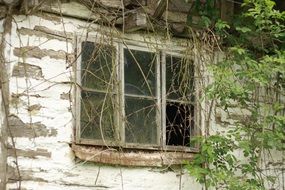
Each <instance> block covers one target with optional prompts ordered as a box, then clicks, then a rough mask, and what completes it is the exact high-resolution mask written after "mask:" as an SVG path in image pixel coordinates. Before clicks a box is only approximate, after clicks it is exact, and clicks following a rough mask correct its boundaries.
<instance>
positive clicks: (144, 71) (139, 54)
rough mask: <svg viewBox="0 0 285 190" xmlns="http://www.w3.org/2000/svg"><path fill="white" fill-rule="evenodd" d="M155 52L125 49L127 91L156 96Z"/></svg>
mask: <svg viewBox="0 0 285 190" xmlns="http://www.w3.org/2000/svg"><path fill="white" fill-rule="evenodd" d="M155 65H156V55H155V53H151V52H146V51H139V50H130V49H124V69H125V93H126V94H135V95H146V96H155V94H156V93H155V92H156V89H155V88H156V74H155Z"/></svg>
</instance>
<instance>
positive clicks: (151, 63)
mask: <svg viewBox="0 0 285 190" xmlns="http://www.w3.org/2000/svg"><path fill="white" fill-rule="evenodd" d="M106 42H109V43H106ZM77 49H78V51H77V52H78V55H79V56H78V62H77V69H76V71H77V72H76V73H77V75H76V76H77V83H78V86H79V88H77V103H76V105H77V107H78V108H77V111H78V112H77V116H78V117H77V120H76V125H77V128H76V130H77V136H76V142H77V143H78V144H90V145H106V146H114V147H115V146H116V147H122V148H139V149H159V150H179V149H181V150H189V151H190V150H193V149H195V145H193V144H191V138H192V137H193V136H195V135H196V134H197V133H198V130H197V123H198V122H197V120H198V119H197V117H198V115H199V114H198V112H197V106H196V101H195V100H196V98H197V97H196V94H195V80H194V78H195V67H194V62H193V59H192V58H191V57H185V56H183V53H181V52H171V51H167V50H165V48H164V49H163V48H156V49H152V48H149V47H147V46H146V45H145V46H144V45H140V46H138V45H134V43H133V44H132V45H130V44H128V43H120V42H116V41H111V40H102V41H96V40H94V39H86V40H78V47H77Z"/></svg>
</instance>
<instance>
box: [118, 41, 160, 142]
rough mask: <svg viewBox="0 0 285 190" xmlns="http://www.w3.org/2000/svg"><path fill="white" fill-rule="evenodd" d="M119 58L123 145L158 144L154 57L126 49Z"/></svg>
mask: <svg viewBox="0 0 285 190" xmlns="http://www.w3.org/2000/svg"><path fill="white" fill-rule="evenodd" d="M123 57H124V61H123V62H124V63H123V65H124V103H125V106H124V108H125V109H124V110H123V112H124V113H125V119H124V121H125V122H124V126H125V131H124V132H125V143H126V144H127V145H128V144H144V145H158V144H159V132H158V130H159V128H160V124H159V118H160V113H159V109H158V104H159V102H158V101H159V94H160V93H159V90H158V86H159V84H158V83H159V71H158V69H159V68H160V67H159V64H158V63H159V61H158V55H157V53H156V52H154V51H149V50H148V49H146V48H138V47H135V46H127V47H124V48H123Z"/></svg>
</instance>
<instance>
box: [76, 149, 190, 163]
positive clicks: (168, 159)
mask: <svg viewBox="0 0 285 190" xmlns="http://www.w3.org/2000/svg"><path fill="white" fill-rule="evenodd" d="M72 150H73V151H74V153H75V156H76V157H77V158H79V159H81V160H84V161H90V162H96V163H103V164H111V165H122V166H145V167H163V166H171V165H180V164H183V163H184V161H185V160H192V159H193V157H194V154H195V153H191V152H169V151H167V152H166V151H143V150H129V149H126V150H124V149H121V150H119V149H114V148H111V147H110V148H108V147H96V146H86V145H76V144H72Z"/></svg>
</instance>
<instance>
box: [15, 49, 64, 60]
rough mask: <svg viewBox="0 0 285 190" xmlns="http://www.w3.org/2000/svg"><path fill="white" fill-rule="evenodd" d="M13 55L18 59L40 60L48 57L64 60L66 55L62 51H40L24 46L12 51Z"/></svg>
mask: <svg viewBox="0 0 285 190" xmlns="http://www.w3.org/2000/svg"><path fill="white" fill-rule="evenodd" d="M14 55H15V56H18V57H34V58H38V59H41V58H43V57H46V56H49V57H50V58H53V59H64V60H65V59H66V58H67V56H68V54H67V53H65V52H64V51H61V50H60V51H55V50H51V49H48V50H47V49H40V48H39V47H38V46H25V47H20V48H15V49H14Z"/></svg>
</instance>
